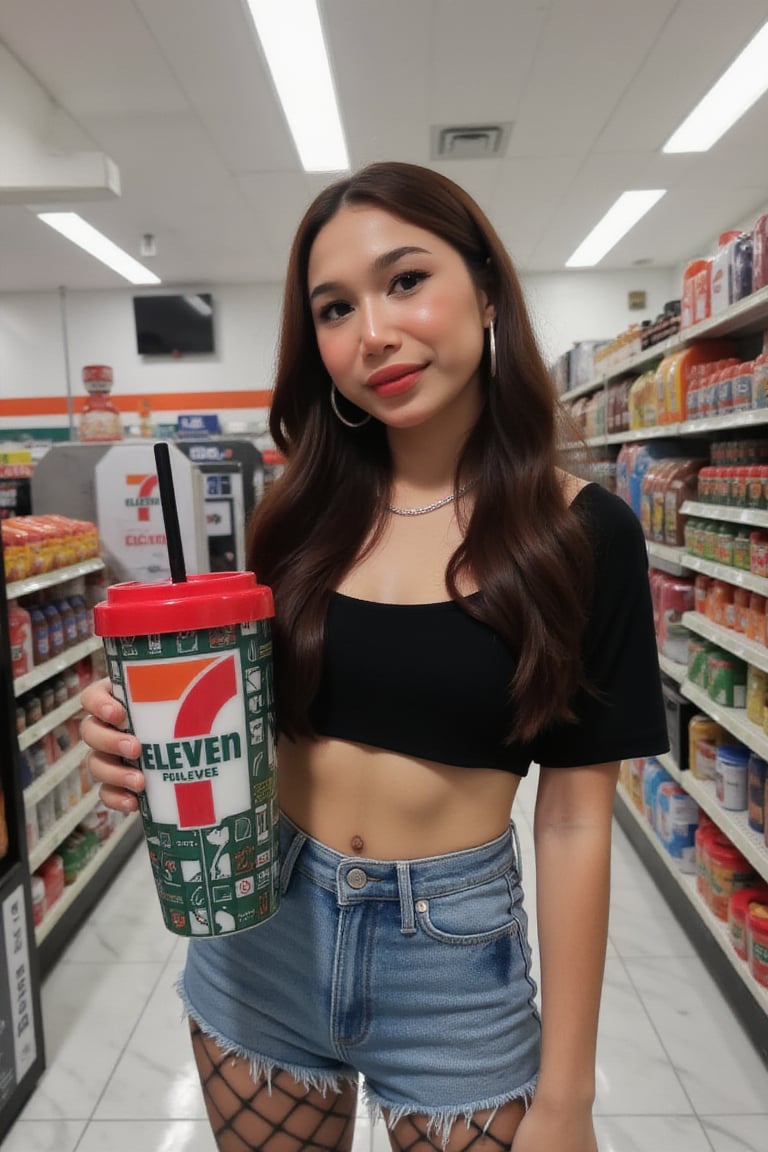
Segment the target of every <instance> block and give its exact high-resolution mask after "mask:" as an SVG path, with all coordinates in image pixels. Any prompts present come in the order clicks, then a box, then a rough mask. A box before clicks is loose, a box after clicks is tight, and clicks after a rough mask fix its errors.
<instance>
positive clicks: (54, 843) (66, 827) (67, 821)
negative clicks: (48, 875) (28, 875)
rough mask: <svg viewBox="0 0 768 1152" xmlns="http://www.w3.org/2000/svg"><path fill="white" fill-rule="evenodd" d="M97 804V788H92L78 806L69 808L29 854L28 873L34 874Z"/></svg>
mask: <svg viewBox="0 0 768 1152" xmlns="http://www.w3.org/2000/svg"><path fill="white" fill-rule="evenodd" d="M98 802H99V790H98V788H92V789H91V791H90V792H87V793H86V794H85V796H83V798H82V800H81V801H80V803H79V804H76V805H75V807H74V808H70V810H69V811H68V812H67V813H65V815H64V816H62V817H61V819H60V820H57V821H56V823H55V824H54V826H53V828H52V829H51V831H50V832H49V833H48V835H47V836H45V837H44V838H43V839H42V840H40V842H39V843H38V844H36V845H35V847H34V848H33V849H32V851H31V852H30V853H29V870H30V872H34V870H35V868H39V867H40V865H41V864H42V863H43V861H44V860H47V859H48V857H49V856H50V855H51V853H52V852H54V851H55V850H56V849H57V848H58V846H59V844H61V842H62V840H66V838H67V836H69V834H70V832H72V831H73V830H74V829H75V828H76V827H77V825H78V824H79V823H80V821H81V820H83V819H84V818H85V817H86V816H87V815H88V813H89V812H92V811H93V809H94V808H95V807H96V805H97V804H98Z"/></svg>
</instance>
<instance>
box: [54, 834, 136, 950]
mask: <svg viewBox="0 0 768 1152" xmlns="http://www.w3.org/2000/svg"><path fill="white" fill-rule="evenodd" d="M139 819H140V817H139V814H138V812H131V813H130V814H129V815H128V816H126V817H125V819H124V820H122V821H121V823H120V824H119V825H118V826H117V828H116V829H115V830H114V832H113V833H112V835H111V836H110V837H109V839H108V840H105V841H104V843H103V844H102V845H101V847H100V848H99V850H98V852H97V853H96V855H95V856H94V858H93V859H92V860H91V861H89V863H88V864H87V865H86V866H85V868H84V869H83V870H82V872H81V873H80V875H79V876H78V877H77V880H75V882H74V884H68V885H67V887H66V888H65V889H64V892H63V893H62V895H61V896H60V897H59V899H58V900H57V901H56V903H55V904H54V905H53V907H52V908H51V909H50V911H49V912H47V913H46V914H45V916H44V917H43V920H42V922H41V923H40V924H38V926H37V927H36V928H35V942H36V943H37V945H38V947H39V946H40V945H41V944H42V942H43V940H45V938H46V936H48V934H49V932H51V930H52V929H53V928H54V927H55V926H56V924H58V923H59V921H60V920H61V919H62V917H63V916H64V915H65V914H66V912H68V911H69V909H70V908H71V907H72V905H73V904H74V902H75V900H77V898H78V896H79V895H80V894H81V892H82V891H83V890H84V889H85V888H87V887H88V885H89V884H90V883H91V881H92V880H93V878H94V876H95V875H96V873H97V872H98V871H99V870H100V869H101V868H103V867H104V864H105V863H106V861H107V860H108V858H109V857H110V856H111V855H112V853H113V852H114V851H115V849H116V848H117V847H118V846H119V845H120V842H121V841H122V840H123V839H124V838H125V837H126V836H127V835H128V834H129V833H130V831H131V829H132V828H134V827H135V825H136V823H137V821H138V820H139Z"/></svg>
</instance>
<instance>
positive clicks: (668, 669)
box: [659, 652, 688, 684]
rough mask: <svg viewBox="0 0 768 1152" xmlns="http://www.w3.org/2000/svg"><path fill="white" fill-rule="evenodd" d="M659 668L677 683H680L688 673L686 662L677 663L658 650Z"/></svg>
mask: <svg viewBox="0 0 768 1152" xmlns="http://www.w3.org/2000/svg"><path fill="white" fill-rule="evenodd" d="M659 668H661V670H662V672H664V673H665V674H666V675H667V676H669V677H670V678H671V679H672V680H676V681H677V683H678V684H682V682H683V680H685V678H686V676H687V675H688V665H687V664H678V663H677V661H676V660H670V659H669V657H668V656H665V655H664V653H663V652H659Z"/></svg>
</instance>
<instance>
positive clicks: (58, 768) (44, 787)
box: [24, 740, 88, 808]
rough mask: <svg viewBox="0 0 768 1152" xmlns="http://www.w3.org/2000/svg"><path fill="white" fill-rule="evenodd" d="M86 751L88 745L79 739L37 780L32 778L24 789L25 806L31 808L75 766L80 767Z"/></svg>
mask: <svg viewBox="0 0 768 1152" xmlns="http://www.w3.org/2000/svg"><path fill="white" fill-rule="evenodd" d="M87 751H88V745H87V744H85V743H84V741H82V740H80V741H78V743H77V744H75V746H74V748H70V749H69V751H68V752H65V753H64V755H63V756H60V757H59V759H58V760H57V761H56V763H55V764H54V765H53V766H52V767H51V768H48V769H47V770H46V771H45V772H44V773H43V775H42V776H38V778H37V780H33V781H32V783H31V784H28V785H27V787H26V788H25V789H24V803H25V805H26V807H27V808H32V807H33V806H34V805H35V804H37V803H38V801H40V800H42V798H43V796H47V795H48V793H49V792H52V791H53V789H54V788H55V787H56V785H57V784H60V783H61V781H62V780H65V779H66V777H67V776H69V774H70V772H73V771H74V770H75V768H79V767H80V763H81V761H82V759H83V757H84V756H85V754H86V752H87Z"/></svg>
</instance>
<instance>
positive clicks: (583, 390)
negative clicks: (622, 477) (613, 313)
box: [560, 288, 768, 444]
mask: <svg viewBox="0 0 768 1152" xmlns="http://www.w3.org/2000/svg"><path fill="white" fill-rule="evenodd" d="M766 327H768V288H761V289H760V291H759V292H753V293H752V295H751V296H745V298H744V299H743V300H738V301H737V302H736V303H735V304H732V305H731V306H730V308H728V309H726V311H724V312H721V313H720V314H719V315H717V316H712V317H710V318H709V319H708V320H702V321H701V323H699V324H694V325H692V326H690V327H688V328H683V329H681V330H680V332H678V333H676V334H675V335H674V336H670V337H669V339H667V340H662V341H661V342H660V343H658V344H654V345H652V346H651V347H650V348H643V349H642V350H641V351H640V352H637V353H635V355H634V356H628V357H627V359H626V360H625V361H624V362H623V363H616V364H612V365H611V367H610V369H609V370H608V371H607V372H604V373H601V374H600V375H599V376H596V377H595V378H594V379H593V380H590V381H589V382H588V383H586V384H582V385H581V386H580V387H579V388H574V389H573V391H571V392H565V393H563V395H562V396H561V397H560V399H561V401H562V402H564V403H570V402H571V401H573V400H577V399H578V398H579V397H580V396H587V395H588V394H589V393H590V392H596V391H597V390H598V388H603V387H605V386H606V385H607V384H610V382H611V381H612V380H618V379H619V378H620V377H622V376H628V375H631V374H632V373H633V372H637V373H640V372H642V371H643V370H644V369H646V368H647V367H648V365H649V364H653V363H654V361H656V360H661V359H662V358H663V357H664V356H670V355H672V354H673V353H674V352H682V350H683V349H684V348H688V347H689V346H690V345H691V344H693V343H694V342H695V341H696V340H702V339H705V338H707V339H713V338H717V337H721V336H732V335H736V334H738V335H741V336H748V335H751V334H753V333H755V332H762V331H763V330H764V329H765V328H766ZM716 419H726V420H727V419H730V417H716ZM766 421H768V412H766V414H765V416H764V420H763V423H764V422H766ZM687 423H689V424H701V425H703V424H708V423H709V422H708V421H707V420H701V421H698V420H692V421H688V422H687ZM735 426H737V425H734V427H735ZM670 427H678V425H670ZM718 427H726V425H718ZM712 430H714V429H712V428H710V427H706V428H703V427H702V428H701V431H702V432H705V431H712ZM644 431H647V430H644ZM658 434H659V435H663V434H667V433H666V430H665V432H659V433H658ZM617 435H618V436H620V437H622V438H623V441H626V440H628V439H630V438H633V436H634V434H633V433H624V432H620V433H617ZM623 441H622V440H614V441H613V442H614V443H621V442H623ZM598 442H599V443H601V444H603V443H606V440H605V438H603V437H600V438H599V441H598Z"/></svg>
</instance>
